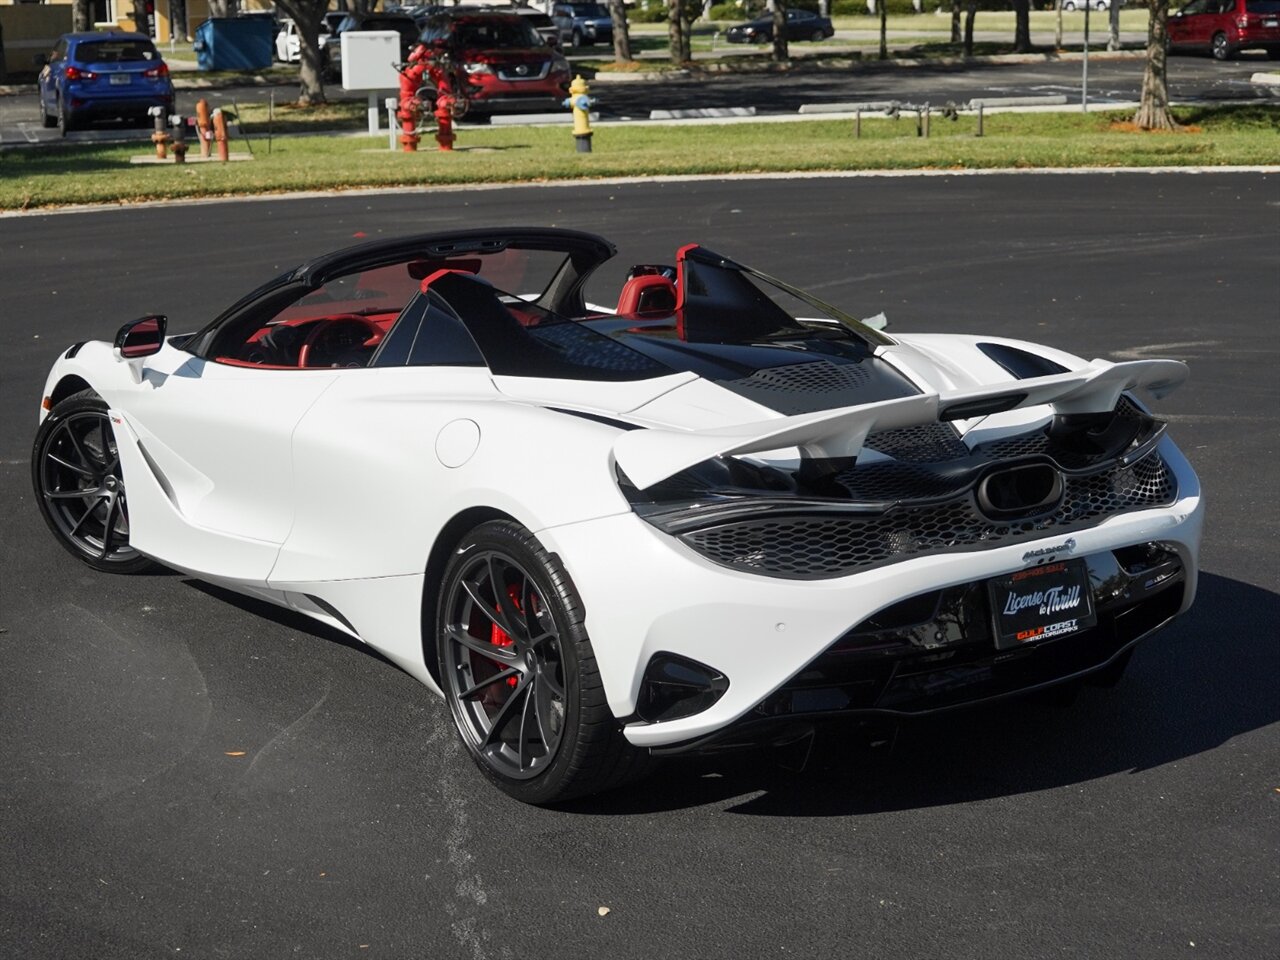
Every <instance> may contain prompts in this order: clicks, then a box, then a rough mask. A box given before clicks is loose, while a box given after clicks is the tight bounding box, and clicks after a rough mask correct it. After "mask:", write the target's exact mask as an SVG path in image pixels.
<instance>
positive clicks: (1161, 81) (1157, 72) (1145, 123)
mask: <svg viewBox="0 0 1280 960" xmlns="http://www.w3.org/2000/svg"><path fill="white" fill-rule="evenodd" d="M1168 20H1169V0H1151V18H1150V20H1149V21H1148V25H1147V68H1146V70H1145V71H1143V74H1142V99H1141V100H1140V101H1139V104H1138V112H1137V113H1135V114H1134V115H1133V122H1134V125H1135V126H1137V127H1138V128H1139V129H1141V130H1176V129H1177V127H1178V124H1177V123H1176V122H1175V121H1174V119H1173V116H1172V115H1171V114H1170V113H1169V74H1168V69H1167V67H1168V60H1169V50H1168V44H1169V35H1168V33H1167V24H1168Z"/></svg>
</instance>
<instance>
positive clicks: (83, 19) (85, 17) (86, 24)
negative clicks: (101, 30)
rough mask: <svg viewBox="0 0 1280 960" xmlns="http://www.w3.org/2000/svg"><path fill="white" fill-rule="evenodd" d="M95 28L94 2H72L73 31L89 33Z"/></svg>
mask: <svg viewBox="0 0 1280 960" xmlns="http://www.w3.org/2000/svg"><path fill="white" fill-rule="evenodd" d="M92 29H93V4H92V3H91V2H90V0H75V2H74V3H72V4H71V31H72V32H73V33H88V32H89V31H90V30H92Z"/></svg>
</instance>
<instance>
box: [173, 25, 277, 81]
mask: <svg viewBox="0 0 1280 960" xmlns="http://www.w3.org/2000/svg"><path fill="white" fill-rule="evenodd" d="M271 41H272V36H271V21H269V20H267V19H265V18H262V17H226V18H218V19H211V20H206V21H205V22H204V23H202V24H200V26H198V27H196V40H195V43H194V44H192V46H193V47H194V48H195V51H196V65H197V66H198V67H199V68H200V69H201V70H265V69H266V68H267V67H269V66H271V53H272V50H271V47H272V43H271Z"/></svg>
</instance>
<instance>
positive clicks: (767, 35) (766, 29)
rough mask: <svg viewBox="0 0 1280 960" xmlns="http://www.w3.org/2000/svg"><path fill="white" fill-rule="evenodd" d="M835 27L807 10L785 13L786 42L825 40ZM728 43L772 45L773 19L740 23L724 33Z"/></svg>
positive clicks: (825, 19)
mask: <svg viewBox="0 0 1280 960" xmlns="http://www.w3.org/2000/svg"><path fill="white" fill-rule="evenodd" d="M835 32H836V31H835V27H833V26H832V25H831V19H830V18H829V17H820V16H818V15H817V14H816V13H813V12H811V11H809V10H788V11H787V40H788V42H790V41H792V40H814V41H817V40H826V39H827V38H828V37H830V36H834V35H835ZM725 36H726V37H727V38H728V40H729V42H730V43H772V42H773V17H772V16H766V17H760V18H759V19H758V20H752V21H751V22H750V23H740V24H738V25H737V26H733V27H730V28H729V29H728V30H726V31H725Z"/></svg>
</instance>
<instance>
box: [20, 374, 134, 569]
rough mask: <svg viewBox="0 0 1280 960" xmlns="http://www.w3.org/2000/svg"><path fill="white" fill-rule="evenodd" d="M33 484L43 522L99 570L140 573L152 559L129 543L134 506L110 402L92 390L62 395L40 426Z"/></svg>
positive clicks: (33, 459) (33, 460)
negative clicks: (127, 495)
mask: <svg viewBox="0 0 1280 960" xmlns="http://www.w3.org/2000/svg"><path fill="white" fill-rule="evenodd" d="M31 485H32V487H33V488H34V489H35V494H36V503H37V504H38V505H39V507H40V513H41V515H42V516H43V517H44V522H45V523H47V524H48V525H49V529H50V530H52V531H53V535H54V537H55V538H56V539H57V541H58V542H59V543H60V544H62V546H63V547H64V548H65V549H66V550H67V551H68V552H69V553H71V554H72V555H73V556H75V557H77V558H79V559H80V560H82V561H84V562H85V563H87V564H88V565H89V566H91V567H93V568H94V569H95V570H104V571H109V572H111V573H139V572H141V571H143V570H146V569H147V568H149V567H151V566H152V565H153V563H152V561H151V560H150V558H148V557H145V556H143V555H142V554H140V553H139V552H138V551H137V550H135V549H134V548H133V547H132V546H131V545H130V544H129V510H128V501H127V500H126V498H125V485H124V477H123V475H122V474H121V471H120V458H119V456H118V455H117V454H116V446H115V433H114V432H113V431H112V429H111V421H110V418H109V417H108V416H107V405H106V404H105V403H104V402H103V401H102V398H100V397H99V396H98V395H97V394H96V393H94V392H93V391H92V390H82V391H80V392H79V393H76V394H73V395H72V396H70V397H67V398H66V399H65V400H62V401H60V402H59V403H58V404H57V405H56V406H55V407H54V408H53V409H52V410H51V411H50V412H49V415H48V416H47V417H45V420H44V423H42V424H41V425H40V429H39V430H38V431H36V441H35V444H34V446H33V447H32V450H31Z"/></svg>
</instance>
